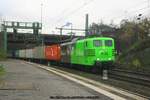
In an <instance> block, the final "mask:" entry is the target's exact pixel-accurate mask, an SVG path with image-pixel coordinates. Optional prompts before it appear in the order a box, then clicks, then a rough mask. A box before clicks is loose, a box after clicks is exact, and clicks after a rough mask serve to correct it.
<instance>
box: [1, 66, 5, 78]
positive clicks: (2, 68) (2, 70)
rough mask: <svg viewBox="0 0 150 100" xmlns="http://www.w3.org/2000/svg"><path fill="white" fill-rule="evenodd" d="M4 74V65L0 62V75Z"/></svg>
mask: <svg viewBox="0 0 150 100" xmlns="http://www.w3.org/2000/svg"><path fill="white" fill-rule="evenodd" d="M4 74H5V69H4V66H3V65H1V64H0V76H2V75H4Z"/></svg>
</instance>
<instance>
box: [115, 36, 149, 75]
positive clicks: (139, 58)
mask: <svg viewBox="0 0 150 100" xmlns="http://www.w3.org/2000/svg"><path fill="white" fill-rule="evenodd" d="M117 63H119V64H123V65H125V66H122V68H126V69H130V70H136V71H144V72H150V38H149V39H146V40H143V41H141V42H137V43H135V44H134V45H133V46H131V47H130V48H129V49H128V50H126V51H125V52H123V53H122V54H121V55H120V56H119V57H118V58H117Z"/></svg>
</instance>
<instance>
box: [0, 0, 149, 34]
mask: <svg viewBox="0 0 150 100" xmlns="http://www.w3.org/2000/svg"><path fill="white" fill-rule="evenodd" d="M41 3H42V5H43V6H42V22H43V25H44V28H43V32H44V33H47V34H52V33H57V31H56V30H55V27H61V26H63V25H65V23H67V22H71V23H72V24H73V28H82V29H83V28H84V27H85V26H84V25H85V14H86V13H88V14H89V23H90V24H91V23H92V22H96V23H98V22H101V20H103V22H104V23H106V24H109V23H111V22H112V21H113V23H115V24H119V23H120V20H122V19H125V18H127V19H131V18H133V17H134V16H137V15H138V14H139V13H142V14H143V15H144V16H146V15H147V14H148V10H149V8H148V0H0V16H2V17H3V18H4V19H5V20H17V21H27V22H28V21H29V22H34V21H41ZM68 27H70V26H68ZM66 28H67V27H66ZM52 31H53V32H52Z"/></svg>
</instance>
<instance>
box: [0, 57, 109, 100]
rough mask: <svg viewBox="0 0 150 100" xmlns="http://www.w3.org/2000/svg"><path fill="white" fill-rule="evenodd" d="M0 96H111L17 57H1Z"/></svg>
mask: <svg viewBox="0 0 150 100" xmlns="http://www.w3.org/2000/svg"><path fill="white" fill-rule="evenodd" d="M0 63H1V64H3V65H4V66H5V69H6V75H5V76H4V77H3V78H2V79H1V81H0V100H56V99H59V100H72V99H73V100H83V99H85V100H87V99H88V100H111V98H110V97H107V96H105V95H103V94H100V93H97V92H96V91H93V90H92V89H89V88H87V87H84V86H82V85H80V84H77V83H75V82H72V81H70V80H68V79H65V78H63V77H60V76H58V75H56V74H54V73H51V72H47V71H44V70H41V69H39V68H37V67H35V66H33V65H31V64H28V63H25V62H23V61H19V60H11V59H9V60H7V61H1V62H0Z"/></svg>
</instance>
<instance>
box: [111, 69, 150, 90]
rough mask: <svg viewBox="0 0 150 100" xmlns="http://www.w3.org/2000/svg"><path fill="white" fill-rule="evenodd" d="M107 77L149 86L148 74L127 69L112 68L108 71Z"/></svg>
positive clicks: (149, 76) (149, 77)
mask: <svg viewBox="0 0 150 100" xmlns="http://www.w3.org/2000/svg"><path fill="white" fill-rule="evenodd" d="M109 77H110V78H113V79H117V80H121V81H126V82H130V83H134V84H137V85H142V86H147V87H150V75H149V74H144V73H139V72H133V71H127V70H120V69H113V70H110V71H109Z"/></svg>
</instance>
